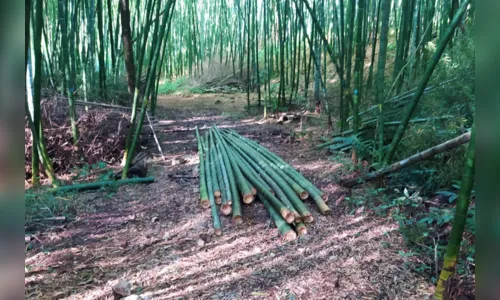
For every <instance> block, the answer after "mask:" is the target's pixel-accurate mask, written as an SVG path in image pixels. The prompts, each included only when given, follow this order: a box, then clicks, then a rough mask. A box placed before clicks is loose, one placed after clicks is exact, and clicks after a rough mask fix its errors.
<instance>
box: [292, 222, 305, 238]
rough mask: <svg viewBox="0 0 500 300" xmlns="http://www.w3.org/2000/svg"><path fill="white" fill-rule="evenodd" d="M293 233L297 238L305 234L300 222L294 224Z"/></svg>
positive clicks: (303, 226) (302, 224)
mask: <svg viewBox="0 0 500 300" xmlns="http://www.w3.org/2000/svg"><path fill="white" fill-rule="evenodd" d="M295 232H297V235H298V236H304V235H306V234H307V227H306V225H304V223H302V222H300V223H297V224H295Z"/></svg>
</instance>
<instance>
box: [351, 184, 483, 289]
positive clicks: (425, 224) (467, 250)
mask: <svg viewBox="0 0 500 300" xmlns="http://www.w3.org/2000/svg"><path fill="white" fill-rule="evenodd" d="M459 188H460V186H459V183H458V182H456V183H455V184H454V185H453V186H452V187H451V188H450V189H449V190H443V191H440V194H441V195H443V196H445V197H442V198H441V199H440V200H436V199H433V200H429V199H427V198H425V197H422V196H421V194H420V191H421V188H419V187H407V188H404V189H402V190H401V189H397V188H396V189H395V188H388V187H384V188H368V189H366V190H363V191H360V192H358V193H356V194H355V195H353V196H351V197H346V198H345V200H346V202H347V204H348V206H349V207H350V209H351V213H355V211H356V210H357V209H358V208H360V207H363V206H364V207H366V208H369V209H370V211H372V212H373V213H374V214H376V215H378V216H380V217H390V218H392V219H393V220H394V221H395V222H397V223H398V225H399V227H398V228H399V232H400V233H401V235H402V237H403V238H404V240H405V242H406V244H407V246H408V247H409V248H410V251H402V250H399V251H398V255H401V256H403V257H404V258H407V257H409V256H415V258H417V259H415V260H405V264H406V266H405V267H407V268H408V269H409V270H414V271H415V272H417V273H421V274H423V275H426V276H427V277H428V278H430V280H431V281H432V282H433V283H436V278H437V276H438V275H437V274H438V272H439V271H440V270H441V265H440V262H441V261H442V259H443V256H444V253H445V251H446V246H447V240H448V235H449V233H450V230H451V225H452V222H453V218H454V215H455V207H454V203H455V201H456V199H457V193H458V190H459ZM475 233H476V228H475V203H474V201H473V202H472V203H471V205H470V208H469V211H468V215H467V222H466V228H465V232H464V239H463V241H462V244H461V251H460V253H461V256H462V257H461V258H460V259H459V260H458V266H457V274H458V275H460V276H465V277H468V278H472V277H473V276H474V272H475Z"/></svg>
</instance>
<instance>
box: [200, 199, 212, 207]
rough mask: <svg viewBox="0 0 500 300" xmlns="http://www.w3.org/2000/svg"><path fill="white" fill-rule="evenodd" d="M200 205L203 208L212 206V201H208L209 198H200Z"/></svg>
mask: <svg viewBox="0 0 500 300" xmlns="http://www.w3.org/2000/svg"><path fill="white" fill-rule="evenodd" d="M200 205H201V207H203V208H209V207H210V201H208V199H201V200H200Z"/></svg>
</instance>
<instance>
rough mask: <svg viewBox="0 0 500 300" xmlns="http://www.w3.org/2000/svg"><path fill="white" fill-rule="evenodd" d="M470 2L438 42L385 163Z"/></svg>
mask: <svg viewBox="0 0 500 300" xmlns="http://www.w3.org/2000/svg"><path fill="white" fill-rule="evenodd" d="M469 2H470V0H464V1H463V2H462V3H461V4H460V8H459V9H458V11H457V12H456V13H455V16H454V17H453V20H452V21H451V23H450V25H448V28H447V29H446V32H445V33H444V36H443V37H442V38H441V40H440V41H439V42H438V45H437V47H436V51H435V52H434V55H433V56H432V59H431V60H430V62H429V64H428V65H427V68H426V70H425V72H424V74H423V76H422V79H421V80H420V82H419V84H418V88H417V90H416V91H415V94H413V97H412V99H411V100H410V103H409V105H408V108H407V109H406V111H405V113H404V116H403V119H402V120H401V124H399V126H398V128H397V129H396V133H395V134H394V138H393V139H392V142H391V144H390V145H389V150H388V151H387V154H386V155H385V158H384V163H385V164H389V163H390V162H391V161H392V159H393V157H394V154H395V153H396V150H397V148H398V146H399V142H401V140H402V139H403V136H404V133H405V131H406V128H407V127H408V123H409V122H410V119H411V116H412V115H413V112H414V111H415V109H416V108H417V105H418V102H419V100H420V98H421V97H422V95H423V93H424V90H425V87H426V86H427V83H428V82H429V80H430V78H431V76H432V74H433V73H434V70H435V69H436V66H437V64H438V62H439V60H440V58H441V56H442V55H443V53H444V50H445V49H446V46H447V45H448V41H449V40H450V39H451V38H452V37H453V33H454V32H455V29H456V28H457V26H458V25H459V24H460V21H461V20H462V17H463V15H464V13H465V11H466V10H467V6H468V5H469Z"/></svg>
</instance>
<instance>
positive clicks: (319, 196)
mask: <svg viewBox="0 0 500 300" xmlns="http://www.w3.org/2000/svg"><path fill="white" fill-rule="evenodd" d="M226 136H228V137H233V140H234V138H236V139H237V140H239V141H243V142H244V143H245V145H248V146H250V147H251V148H252V149H254V150H255V151H257V152H258V153H259V154H261V156H262V157H264V158H265V159H266V160H267V161H268V162H269V165H270V166H271V167H274V169H275V170H277V171H278V172H279V173H281V174H280V175H281V176H282V177H283V178H284V179H285V180H286V181H287V182H288V183H289V184H291V183H295V182H296V184H298V185H299V186H301V187H303V188H304V189H306V190H307V191H308V192H309V194H310V196H311V198H312V199H313V200H314V202H315V203H316V205H317V206H318V208H319V210H320V212H321V213H322V214H324V215H326V214H329V213H330V212H331V210H330V208H329V207H328V205H327V204H326V203H325V200H328V199H327V195H326V194H324V193H323V192H322V191H321V190H319V189H318V188H317V187H316V186H314V185H313V184H312V183H311V182H310V181H309V180H307V179H306V178H305V177H304V176H302V174H300V173H299V172H298V171H296V170H295V169H294V168H293V167H292V166H290V165H289V164H288V163H286V162H285V161H284V160H283V159H282V158H280V157H279V156H277V155H276V154H274V153H272V152H271V151H269V150H268V149H266V148H265V147H262V146H261V145H259V144H257V143H256V142H254V141H251V140H249V139H246V138H244V137H242V136H240V135H238V134H237V133H235V132H234V131H230V134H227V133H226ZM283 174H285V175H283ZM291 186H292V187H293V185H292V184H291ZM294 190H295V191H296V192H297V190H296V189H294ZM301 198H302V199H304V197H301ZM306 198H307V197H306Z"/></svg>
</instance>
